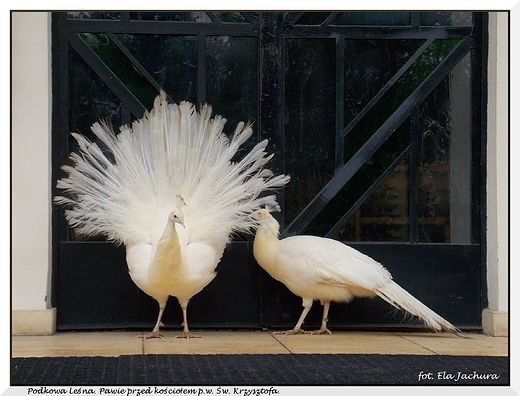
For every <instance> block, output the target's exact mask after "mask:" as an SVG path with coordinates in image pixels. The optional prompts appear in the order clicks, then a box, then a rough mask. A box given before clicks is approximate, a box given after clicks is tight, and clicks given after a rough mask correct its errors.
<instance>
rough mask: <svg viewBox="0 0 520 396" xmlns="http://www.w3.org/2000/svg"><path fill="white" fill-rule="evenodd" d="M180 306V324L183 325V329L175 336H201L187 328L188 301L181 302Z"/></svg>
mask: <svg viewBox="0 0 520 396" xmlns="http://www.w3.org/2000/svg"><path fill="white" fill-rule="evenodd" d="M181 308H182V318H183V320H184V321H183V322H182V325H181V326H182V327H184V331H183V332H182V334H179V335H178V336H176V337H175V338H202V336H199V335H194V334H191V333H190V329H188V303H187V302H186V303H181Z"/></svg>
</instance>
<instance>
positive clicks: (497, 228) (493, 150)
mask: <svg viewBox="0 0 520 396" xmlns="http://www.w3.org/2000/svg"><path fill="white" fill-rule="evenodd" d="M508 32H509V25H508V14H507V13H506V12H498V13H490V17H489V59H488V95H489V100H488V144H487V150H488V152H487V283H488V301H489V305H488V310H487V311H485V312H484V317H483V327H484V331H485V332H486V333H490V334H494V335H504V334H505V333H507V325H508V322H507V319H508V318H507V311H508V304H509V298H508V294H509V288H508V276H509V274H508V265H509V241H508V238H509V235H508V223H509V211H508V200H507V194H508V193H507V190H508V185H509V183H508V172H509V157H508V132H509V131H508V128H509V102H508V87H509V79H508V77H509V69H508V62H509V57H508V51H509V48H508V45H509V43H508Z"/></svg>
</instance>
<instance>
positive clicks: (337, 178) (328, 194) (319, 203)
mask: <svg viewBox="0 0 520 396" xmlns="http://www.w3.org/2000/svg"><path fill="white" fill-rule="evenodd" d="M472 45H473V39H472V38H469V37H468V38H466V39H464V40H462V41H461V42H460V43H459V44H458V45H457V46H456V47H455V48H454V49H453V51H452V52H451V53H450V54H448V56H447V57H446V58H444V59H443V61H442V62H441V63H440V64H439V65H438V66H437V67H436V68H435V70H433V71H432V73H431V74H430V75H429V76H428V77H427V78H426V79H425V80H424V81H423V82H422V83H421V85H419V87H418V88H417V89H416V90H415V91H414V92H413V93H412V94H411V95H410V96H409V97H408V98H407V99H406V100H405V101H404V102H403V103H402V104H401V106H399V107H398V108H397V110H396V111H395V112H394V113H393V114H392V115H391V116H390V117H389V118H388V119H387V120H386V121H385V122H384V123H383V125H381V127H379V129H378V130H377V131H376V132H375V133H374V134H373V135H372V137H371V138H370V139H368V141H367V142H366V143H365V144H364V145H363V146H362V147H361V148H360V149H359V151H358V152H357V153H355V154H354V155H353V156H352V158H351V159H350V160H349V161H348V162H347V163H346V164H345V165H344V166H343V167H342V168H341V169H340V170H338V171H337V172H336V174H335V175H334V177H333V178H332V180H331V181H330V182H329V183H328V184H327V185H326V186H325V187H324V188H323V189H322V190H321V191H320V193H319V194H318V195H317V196H316V197H315V198H314V199H313V200H312V201H311V202H310V203H309V204H308V205H307V207H306V208H305V209H304V210H303V211H302V212H300V214H299V215H298V216H297V217H296V218H295V219H294V220H293V222H292V223H291V224H289V226H288V227H287V228H286V229H285V230H284V234H285V235H296V234H299V233H301V232H302V231H303V230H304V229H305V227H307V226H308V225H309V223H310V222H311V221H312V220H313V219H314V218H315V217H316V216H317V214H318V213H320V212H321V210H322V209H323V208H324V207H325V205H327V203H329V202H330V200H331V199H332V198H334V196H335V195H336V194H337V193H338V191H339V190H341V188H342V187H343V186H344V185H345V184H346V183H347V182H348V181H349V180H350V179H351V178H352V176H354V175H355V174H356V172H357V171H358V170H359V169H360V168H361V167H362V166H363V164H364V163H365V162H366V161H367V160H368V159H369V158H370V157H371V156H372V155H374V154H375V152H376V151H377V149H379V147H381V145H382V144H383V143H384V142H385V141H386V139H388V138H389V137H390V136H391V135H392V133H394V131H395V130H396V129H397V128H398V127H399V125H401V123H402V122H403V121H404V120H405V119H406V117H408V116H409V114H410V112H411V110H412V109H413V108H414V106H416V105H417V103H421V102H422V101H423V100H424V99H426V97H427V96H428V95H429V94H430V92H431V91H432V90H433V89H434V88H435V87H436V86H437V85H438V84H439V83H440V82H441V81H442V79H443V78H445V77H446V76H447V75H448V73H449V72H450V71H451V70H452V69H453V68H454V67H455V66H456V65H457V64H458V63H459V62H460V60H461V59H462V58H463V57H464V56H465V55H466V54H467V53H468V51H470V50H471V47H472Z"/></svg>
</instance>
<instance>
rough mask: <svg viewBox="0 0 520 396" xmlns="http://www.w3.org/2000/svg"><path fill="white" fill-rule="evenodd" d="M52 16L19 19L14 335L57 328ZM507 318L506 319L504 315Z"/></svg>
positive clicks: (492, 111) (494, 30)
mask: <svg viewBox="0 0 520 396" xmlns="http://www.w3.org/2000/svg"><path fill="white" fill-rule="evenodd" d="M499 14H500V15H496V14H493V13H492V15H491V17H490V57H489V94H490V100H489V111H488V116H489V120H488V128H489V132H488V160H487V166H488V170H487V172H488V181H489V182H488V191H487V194H488V196H487V198H488V213H487V214H488V233H487V240H488V249H487V261H488V262H487V268H488V274H487V275H488V276H487V278H488V298H489V310H488V313H490V320H491V322H493V320H494V319H495V315H494V314H495V313H502V314H505V319H506V321H507V310H508V289H507V286H508V260H509V257H508V245H507V243H508V229H507V222H508V216H509V214H508V207H507V194H508V180H507V173H508V158H507V150H508V147H507V142H508V139H507V137H508V130H507V127H508V125H507V117H508V103H507V87H508V80H507V75H508V73H507V45H508V44H507V39H508V27H507V14H506V13H499ZM50 71H51V59H50V14H48V13H44V12H14V13H13V14H12V84H13V94H12V219H13V221H12V224H13V226H12V241H11V242H12V291H11V292H12V311H13V333H14V334H18V333H25V334H27V333H48V332H52V331H53V322H54V318H55V316H54V311H53V310H52V309H49V308H51V307H50V301H49V298H48V296H50V278H51V276H50V275H51V243H50V242H51V241H50V238H51V233H50V227H51V205H52V202H51V189H50V185H51V171H50V170H51V162H50V160H51V158H50V153H51V148H50V137H51V129H50V116H51V100H50V89H51V80H50ZM503 317H504V316H503V315H502V318H503Z"/></svg>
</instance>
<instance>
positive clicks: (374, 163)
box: [304, 120, 410, 241]
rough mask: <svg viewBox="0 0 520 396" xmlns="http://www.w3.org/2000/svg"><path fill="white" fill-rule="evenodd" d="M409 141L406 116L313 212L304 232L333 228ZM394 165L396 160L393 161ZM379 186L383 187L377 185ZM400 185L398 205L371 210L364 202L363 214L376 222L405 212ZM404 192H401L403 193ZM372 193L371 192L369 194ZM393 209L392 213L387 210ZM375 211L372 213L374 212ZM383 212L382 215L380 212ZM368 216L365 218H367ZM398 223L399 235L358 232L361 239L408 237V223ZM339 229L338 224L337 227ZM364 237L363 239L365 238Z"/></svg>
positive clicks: (406, 147) (326, 231)
mask: <svg viewBox="0 0 520 396" xmlns="http://www.w3.org/2000/svg"><path fill="white" fill-rule="evenodd" d="M409 143H410V120H405V121H404V122H403V123H402V124H401V125H400V126H399V127H398V128H397V130H396V131H395V132H394V133H393V134H392V135H391V136H390V137H389V138H388V139H387V140H386V141H385V142H384V143H383V145H382V146H381V147H380V148H379V149H378V150H377V151H376V152H375V154H374V155H373V156H372V157H370V158H369V159H368V160H367V161H366V162H365V164H364V165H363V166H362V167H361V168H360V169H359V170H358V171H357V173H356V174H355V175H354V176H352V178H351V179H350V180H349V181H348V182H347V183H346V184H345V185H344V186H343V187H342V188H341V190H340V191H339V192H338V193H337V194H336V196H335V197H334V198H332V199H331V201H330V202H329V203H328V204H327V205H326V206H325V208H324V209H323V210H322V211H321V212H320V213H319V214H318V215H317V216H316V218H315V219H314V220H313V221H312V222H311V223H310V224H309V226H308V227H307V228H306V229H305V230H304V233H305V234H313V235H320V236H324V235H327V234H328V233H329V232H331V230H333V229H334V228H335V227H336V226H337V225H341V224H339V223H340V222H341V221H342V218H343V216H344V215H346V214H348V213H349V212H350V210H351V208H353V207H355V205H357V204H358V202H359V201H360V200H361V199H363V196H364V194H365V192H366V191H369V190H370V189H372V188H373V186H375V183H376V182H377V181H378V179H380V178H381V177H383V175H384V174H385V172H386V171H387V170H388V169H390V168H391V166H392V165H393V164H394V163H395V161H396V160H397V159H398V158H399V157H400V156H401V155H402V154H404V153H405V152H406V150H407V149H408V146H409ZM396 165H397V164H396ZM400 180H401V182H404V180H405V179H404V178H401V179H400ZM380 188H384V187H381V186H380ZM406 188H407V187H404V185H403V189H402V190H401V191H400V192H399V197H400V198H399V199H398V201H399V205H393V206H392V205H388V206H385V210H386V212H382V211H378V210H375V211H372V212H371V209H368V208H369V207H368V205H369V204H366V205H365V206H364V215H365V216H366V217H374V216H375V217H377V216H380V218H379V219H378V220H377V221H378V222H381V223H382V222H384V221H386V220H385V219H384V218H385V217H389V218H394V217H399V216H401V215H402V213H406V212H407V210H406V206H407V205H408V204H407V198H406V197H405V196H407V193H406V190H405V189H406ZM379 194H380V196H381V195H384V194H383V193H382V190H379ZM403 194H404V195H403ZM372 195H373V194H372ZM376 201H377V199H375V200H372V202H376ZM392 210H393V211H395V212H394V213H392V212H391V211H392ZM376 212H377V213H379V214H378V215H375V213H376ZM383 214H384V216H383ZM369 221H370V220H367V222H369ZM401 226H403V227H399V228H400V231H399V233H398V234H399V235H398V234H396V235H391V234H388V233H386V234H383V233H380V234H379V235H377V234H376V235H374V233H371V232H365V233H364V234H363V235H361V237H362V240H367V241H368V240H372V239H371V238H377V239H376V240H378V241H379V240H384V238H390V239H387V240H401V238H405V239H406V240H408V235H407V234H408V226H407V225H405V223H404V222H403V221H401ZM340 232H341V228H340ZM336 237H338V238H339V239H342V238H347V239H348V238H351V237H353V236H349V235H341V234H337V235H336ZM365 238H366V239H365Z"/></svg>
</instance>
